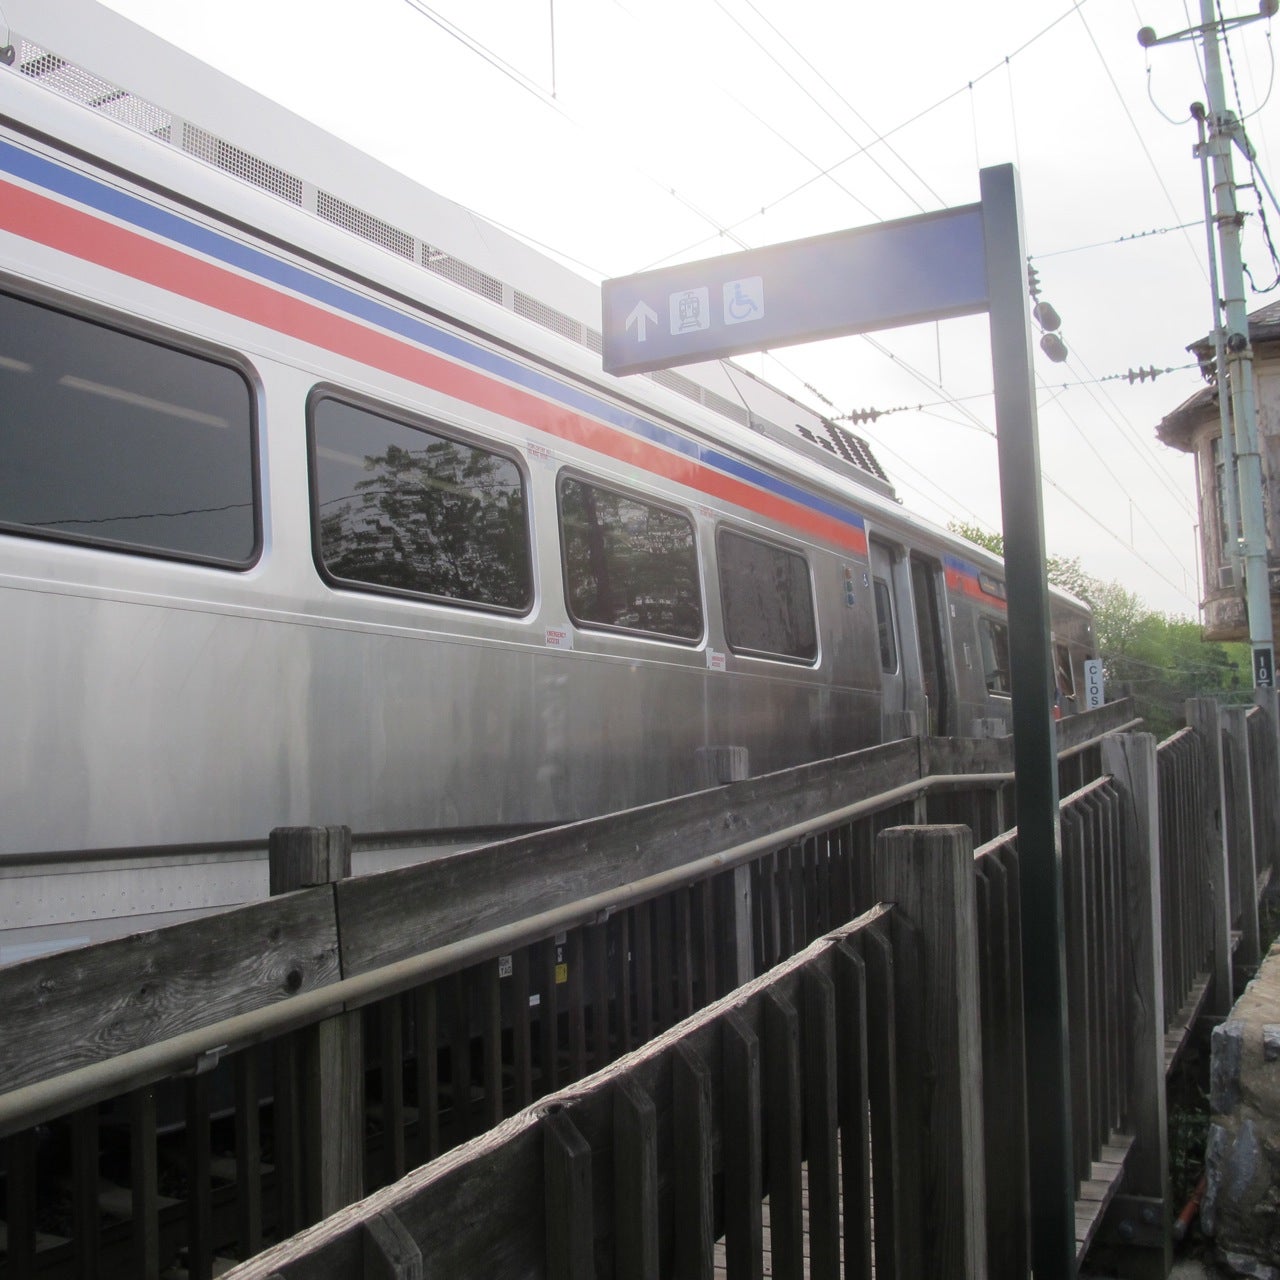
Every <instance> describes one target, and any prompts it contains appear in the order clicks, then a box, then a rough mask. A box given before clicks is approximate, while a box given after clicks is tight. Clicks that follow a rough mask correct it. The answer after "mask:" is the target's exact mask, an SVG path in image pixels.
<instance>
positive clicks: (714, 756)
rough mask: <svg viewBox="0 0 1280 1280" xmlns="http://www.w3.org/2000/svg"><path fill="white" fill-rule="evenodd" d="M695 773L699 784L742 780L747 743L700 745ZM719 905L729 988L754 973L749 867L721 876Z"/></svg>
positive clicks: (724, 970) (748, 764) (722, 962)
mask: <svg viewBox="0 0 1280 1280" xmlns="http://www.w3.org/2000/svg"><path fill="white" fill-rule="evenodd" d="M695 766H696V768H695V776H696V777H697V780H698V786H699V787H718V786H724V785H726V784H728V783H731V782H742V781H744V780H745V779H746V778H748V777H750V774H751V758H750V756H749V755H748V753H747V749H746V747H699V748H698V749H697V751H696V753H695ZM722 892H723V893H724V894H725V895H726V897H727V901H726V900H725V899H722V900H721V909H722V910H724V912H725V918H726V919H727V920H729V921H732V929H731V930H727V931H726V932H725V935H724V939H723V943H722V946H721V949H720V965H721V971H722V973H723V975H724V977H723V988H724V990H725V991H732V990H733V989H734V988H735V987H740V986H742V984H743V983H744V982H750V981H751V979H752V978H754V977H755V976H756V968H755V950H754V948H753V946H752V936H753V934H752V923H751V922H752V908H751V867H750V865H749V864H746V863H744V864H743V865H742V866H740V867H734V869H733V870H732V871H730V872H728V874H727V875H726V876H725V877H724V882H723V888H722Z"/></svg>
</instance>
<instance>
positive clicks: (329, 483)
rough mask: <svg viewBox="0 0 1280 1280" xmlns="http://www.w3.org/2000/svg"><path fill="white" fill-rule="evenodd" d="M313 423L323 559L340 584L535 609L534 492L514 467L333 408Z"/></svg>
mask: <svg viewBox="0 0 1280 1280" xmlns="http://www.w3.org/2000/svg"><path fill="white" fill-rule="evenodd" d="M314 424H315V437H316V470H317V488H318V491H319V498H320V509H321V510H320V553H321V557H322V559H323V561H324V565H325V568H326V569H328V571H329V572H330V573H331V574H333V575H334V577H337V578H342V579H345V580H347V581H351V582H359V583H368V584H369V585H371V586H374V587H383V588H387V589H389V590H393V591H409V592H413V593H414V594H418V595H428V596H442V597H444V598H446V599H450V600H461V601H466V602H468V603H472V604H479V605H487V606H490V607H493V608H499V609H524V608H526V607H527V606H528V604H529V602H530V599H531V597H532V575H531V570H530V562H529V544H528V535H527V525H526V519H525V497H524V486H523V484H522V480H521V475H520V470H519V468H518V467H517V466H516V464H515V462H514V461H512V460H511V459H510V458H504V457H502V456H500V455H497V454H493V453H489V452H487V451H485V450H483V449H477V448H474V447H472V446H470V445H465V444H461V443H459V442H458V441H456V440H446V439H443V438H441V437H439V436H436V435H433V434H431V433H430V432H427V431H423V430H420V429H418V428H415V427H410V426H407V425H406V424H403V423H399V422H393V421H390V420H388V419H386V418H382V417H379V416H378V415H376V414H372V413H368V412H366V411H364V410H360V409H356V408H354V407H352V406H350V405H343V404H339V403H337V402H336V401H331V400H322V401H320V402H319V403H317V405H316V407H315V411H314ZM371 446H372V447H373V448H374V449H377V450H380V451H378V452H372V453H371V452H368V449H369V448H370V447H371Z"/></svg>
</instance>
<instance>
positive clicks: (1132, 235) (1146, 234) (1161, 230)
mask: <svg viewBox="0 0 1280 1280" xmlns="http://www.w3.org/2000/svg"><path fill="white" fill-rule="evenodd" d="M1201 225H1202V222H1201V221H1200V220H1197V221H1193V222H1180V223H1178V225H1177V226H1174V227H1154V228H1152V229H1151V230H1150V231H1131V232H1129V233H1128V234H1127V235H1123V236H1117V237H1116V238H1115V239H1114V240H1095V241H1094V242H1093V243H1092V244H1077V245H1073V246H1072V247H1071V248H1070V249H1052V250H1050V251H1049V252H1048V253H1033V254H1031V255H1030V257H1031V261H1032V262H1043V261H1044V260H1045V259H1046V258H1061V257H1062V256H1063V255H1064V254H1068V253H1083V252H1084V251H1085V250H1086V249H1106V248H1110V247H1111V246H1112V245H1117V244H1132V243H1133V242H1134V241H1136V240H1149V239H1150V238H1151V237H1153V236H1164V235H1168V234H1169V232H1171V231H1186V230H1187V229H1188V228H1189V227H1198V226H1201Z"/></svg>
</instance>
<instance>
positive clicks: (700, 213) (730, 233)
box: [406, 0, 1176, 589]
mask: <svg viewBox="0 0 1280 1280" xmlns="http://www.w3.org/2000/svg"><path fill="white" fill-rule="evenodd" d="M406 3H409V4H410V5H411V7H412V8H414V9H415V10H416V11H418V12H420V13H422V12H424V10H426V9H427V8H428V6H426V5H425V4H424V3H423V0H406ZM1084 3H1085V0H1077V3H1076V4H1074V5H1072V6H1071V7H1070V8H1068V9H1067V10H1066V11H1065V12H1064V13H1063V14H1061V15H1059V17H1058V18H1057V19H1055V20H1054V21H1053V22H1051V23H1049V24H1048V25H1047V26H1046V27H1044V28H1041V29H1040V31H1038V32H1037V33H1036V34H1035V35H1033V36H1032V37H1031V38H1030V39H1029V40H1028V41H1026V42H1024V43H1023V44H1022V45H1021V46H1019V48H1018V49H1016V50H1015V51H1014V53H1013V54H1010V55H1008V56H1007V57H1006V58H1004V59H1001V60H1000V61H999V62H997V63H995V64H994V65H993V66H992V67H991V68H990V69H989V70H988V71H986V72H984V73H983V74H982V75H981V76H978V77H975V78H974V80H973V81H970V82H967V83H966V85H965V86H964V88H968V87H970V85H972V84H973V83H976V82H977V81H978V80H981V79H983V78H985V77H986V76H987V75H989V74H991V73H992V72H994V71H995V70H998V69H999V68H1000V67H1001V66H1005V67H1006V68H1007V65H1008V58H1011V57H1014V56H1016V54H1017V53H1019V52H1021V51H1022V50H1023V49H1025V48H1026V47H1028V46H1029V45H1030V44H1032V43H1034V42H1035V41H1036V40H1037V39H1039V38H1041V37H1042V36H1043V35H1044V34H1046V33H1047V32H1048V31H1050V30H1052V29H1053V28H1055V27H1056V26H1057V25H1058V24H1059V23H1060V22H1062V21H1065V20H1066V18H1068V17H1069V16H1070V15H1071V14H1072V13H1075V12H1078V11H1079V9H1080V8H1081V6H1082V5H1083V4H1084ZM620 7H621V6H620ZM624 11H625V10H624ZM437 25H440V24H437ZM441 29H442V30H447V28H444V27H441ZM464 43H465V42H464ZM468 47H471V46H470V45H468ZM481 48H483V46H481ZM486 61H487V62H491V64H492V65H494V66H495V68H496V69H499V70H501V67H500V66H498V64H496V63H492V60H491V59H488V58H486ZM1104 61H1105V60H1104ZM1112 82H1113V85H1114V79H1113V81H1112ZM522 87H525V88H527V89H528V90H529V91H530V92H532V93H534V95H535V96H538V97H539V99H540V100H541V101H543V102H544V104H545V105H549V106H552V108H553V110H557V111H559V112H560V114H562V115H564V116H565V118H566V119H569V120H570V121H571V122H572V123H575V124H576V123H577V122H576V121H573V119H572V117H571V116H569V115H568V113H567V112H565V111H564V110H563V107H562V106H561V104H560V103H559V102H555V101H551V100H549V99H548V98H547V97H546V95H545V93H541V92H538V90H537V87H536V86H533V87H530V86H528V85H525V86H522ZM964 88H962V89H958V90H956V91H955V92H954V93H952V94H949V95H947V96H946V97H944V98H942V99H940V100H939V101H938V102H937V103H935V104H934V105H933V106H932V107H930V108H926V109H924V111H922V112H917V113H916V114H915V115H914V116H912V117H911V120H912V121H914V120H916V119H919V118H921V117H922V116H924V115H927V114H928V112H929V111H930V110H934V109H936V108H937V107H938V106H940V105H942V104H943V103H945V102H946V101H949V100H951V99H952V98H954V97H955V96H956V94H958V93H959V92H963V91H964ZM738 105H741V104H738ZM909 122H910V121H904V122H903V123H902V124H901V125H899V126H896V127H895V129H893V130H889V131H886V132H885V133H883V134H880V135H877V138H876V139H874V140H873V141H872V142H870V143H867V144H866V145H865V146H860V147H859V150H858V151H857V152H856V153H854V154H855V155H857V154H862V153H863V152H865V151H866V150H868V149H870V148H871V147H873V146H875V145H877V143H879V142H883V141H884V140H885V139H886V138H887V137H888V136H889V135H890V134H892V133H894V132H896V131H897V130H898V129H901V128H904V127H906V124H907V123H909ZM579 127H581V126H579ZM775 132H776V131H775ZM795 149H796V150H797V151H799V152H800V153H801V154H803V149H802V148H795ZM852 158H853V156H850V157H846V159H845V161H842V162H837V164H836V165H833V166H826V167H825V169H824V168H822V167H821V166H818V165H817V164H816V162H815V161H813V159H812V158H811V157H810V158H808V162H809V163H810V164H813V165H814V166H815V170H816V172H815V175H814V178H813V179H810V180H809V181H806V182H805V183H804V184H802V187H807V186H809V185H811V182H812V181H813V180H815V179H816V178H818V177H822V176H825V174H827V173H830V172H833V171H834V170H835V169H838V168H839V166H840V164H841V163H846V162H847V161H848V160H849V159H852ZM644 176H645V177H646V178H647V179H648V180H649V181H651V182H653V183H654V185H655V186H657V187H658V188H659V189H661V190H662V191H663V192H664V193H666V194H667V195H669V196H671V197H674V198H675V199H677V200H678V201H680V203H682V204H683V205H684V207H686V208H687V209H689V210H690V212H691V213H693V214H694V215H695V216H697V217H699V218H700V219H702V220H704V221H705V222H706V223H707V224H708V225H709V226H711V227H713V228H714V229H715V231H716V234H717V235H718V236H719V237H721V238H726V237H727V238H729V239H731V240H733V241H734V242H735V243H737V244H738V245H740V246H741V247H743V248H747V247H749V246H748V245H747V243H746V242H745V241H744V239H743V238H742V237H741V236H740V235H738V234H736V231H735V227H734V226H733V225H724V224H721V223H720V222H719V221H718V220H717V219H715V218H713V217H712V216H711V215H710V214H708V213H707V212H706V211H705V210H703V209H702V208H700V207H699V206H698V205H697V204H696V203H695V202H694V201H692V200H690V199H689V198H688V197H685V196H683V195H682V193H680V192H679V191H678V190H677V189H676V188H674V187H671V186H669V185H668V184H666V183H663V182H659V181H657V180H656V179H654V178H652V177H651V176H650V175H648V174H646V175H644ZM799 189H801V188H795V189H794V190H799ZM753 216H754V215H753ZM744 221H745V220H744ZM873 345H875V346H876V349H877V350H879V351H880V353H881V354H882V355H885V356H887V357H889V358H891V359H893V360H894V361H895V363H896V364H897V365H898V366H899V367H901V368H904V369H905V370H907V371H908V372H909V373H910V374H911V376H913V377H920V376H921V375H920V374H919V371H918V370H914V369H912V368H911V367H910V365H909V363H908V362H905V361H901V360H899V359H897V357H896V356H894V355H893V353H892V352H889V351H888V349H887V348H885V347H884V346H883V345H882V344H873ZM772 358H774V359H776V357H772ZM778 363H779V365H780V367H782V368H783V369H784V370H786V371H787V372H788V374H789V375H790V376H792V377H795V376H796V375H795V374H794V372H793V371H792V370H790V369H788V368H787V366H786V365H785V364H783V363H782V362H781V361H778ZM801 381H803V380H801ZM925 384H926V385H933V386H935V387H936V388H937V390H938V391H939V392H940V393H942V394H943V395H944V396H946V397H948V398H947V399H945V400H943V401H941V402H940V403H950V404H954V405H956V407H957V408H959V409H960V411H961V413H962V416H963V418H964V419H965V420H967V421H970V422H971V423H972V424H973V425H974V426H975V427H976V428H977V429H979V430H982V431H984V432H985V433H987V434H991V432H990V428H988V427H987V426H986V425H985V424H983V423H982V422H981V420H980V419H979V418H978V417H977V416H976V415H973V414H972V413H970V412H969V411H968V410H967V408H966V407H965V406H964V405H963V404H960V403H959V402H958V401H957V400H956V399H955V398H954V397H951V396H950V393H948V392H947V389H946V388H945V387H944V386H942V384H941V383H940V382H939V383H930V382H929V381H928V380H926V382H925ZM1045 479H1046V482H1050V483H1053V484H1054V487H1055V488H1058V489H1059V490H1060V489H1061V486H1060V485H1058V484H1056V482H1052V481H1051V479H1050V478H1049V477H1045ZM1073 501H1074V500H1073ZM1076 505H1079V504H1078V503H1077V504H1076ZM1090 518H1091V519H1094V520H1095V522H1098V521H1097V518H1096V517H1093V516H1092V515H1091V516H1090ZM1098 523H1099V524H1100V527H1104V528H1105V526H1101V522H1098ZM1113 536H1114V535H1113ZM1116 541H1117V542H1119V543H1120V545H1122V546H1126V549H1129V550H1132V548H1131V547H1128V545H1127V544H1126V543H1125V542H1124V540H1123V539H1121V538H1119V537H1116ZM1139 558H1140V559H1141V557H1139ZM1148 567H1150V568H1153V571H1154V567H1153V566H1150V565H1149V564H1148ZM1157 572H1158V571H1157ZM1159 576H1161V577H1162V578H1163V579H1164V581H1166V582H1169V581H1170V580H1169V579H1168V578H1167V577H1164V575H1159ZM1170 585H1173V586H1175V589H1176V584H1172V583H1170Z"/></svg>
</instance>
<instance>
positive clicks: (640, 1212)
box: [613, 1076, 658, 1280]
mask: <svg viewBox="0 0 1280 1280" xmlns="http://www.w3.org/2000/svg"><path fill="white" fill-rule="evenodd" d="M613 1230H614V1241H613V1243H614V1255H613V1256H614V1274H615V1275H616V1276H617V1277H618V1280H658V1113H657V1109H656V1108H655V1107H654V1105H653V1099H652V1098H651V1097H650V1096H649V1095H648V1093H646V1092H645V1090H644V1089H643V1088H641V1087H640V1085H639V1084H637V1083H636V1081H635V1080H633V1079H631V1078H629V1077H626V1076H624V1077H622V1078H621V1079H620V1080H619V1081H618V1082H617V1085H616V1087H615V1090H614V1094H613Z"/></svg>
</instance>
